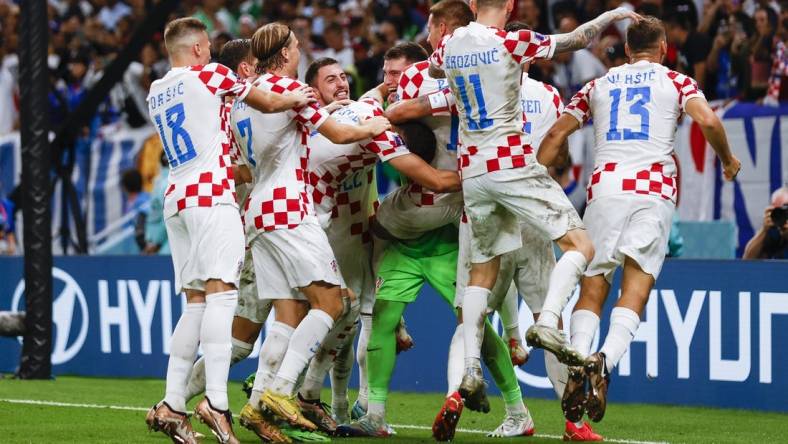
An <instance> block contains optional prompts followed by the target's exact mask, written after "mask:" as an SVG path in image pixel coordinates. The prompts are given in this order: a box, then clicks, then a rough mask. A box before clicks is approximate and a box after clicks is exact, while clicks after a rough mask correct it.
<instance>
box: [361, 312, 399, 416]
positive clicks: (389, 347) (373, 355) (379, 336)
mask: <svg viewBox="0 0 788 444" xmlns="http://www.w3.org/2000/svg"><path fill="white" fill-rule="evenodd" d="M407 305H408V304H407V303H405V302H392V301H383V300H377V301H376V302H375V308H374V309H373V312H372V313H373V314H372V334H371V335H370V338H369V344H368V345H367V383H368V384H369V405H370V413H379V412H372V411H371V407H372V405H373V404H377V405H381V404H382V405H385V403H386V398H387V397H388V391H389V382H391V374H392V373H393V372H394V363H395V362H396V359H397V339H396V336H395V330H396V328H397V324H399V320H400V318H402V313H403V312H404V311H405V307H407Z"/></svg>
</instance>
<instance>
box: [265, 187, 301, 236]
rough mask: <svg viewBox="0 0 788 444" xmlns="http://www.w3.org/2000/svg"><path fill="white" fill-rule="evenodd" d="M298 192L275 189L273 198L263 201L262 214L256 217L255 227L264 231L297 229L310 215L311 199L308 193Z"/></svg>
mask: <svg viewBox="0 0 788 444" xmlns="http://www.w3.org/2000/svg"><path fill="white" fill-rule="evenodd" d="M296 191H297V190H292V189H288V188H286V187H281V188H274V189H273V191H272V193H271V197H272V198H271V199H269V200H264V201H262V203H261V208H260V210H261V213H262V214H258V215H257V216H255V218H254V226H255V227H256V228H257V229H258V230H263V231H273V230H279V229H283V228H295V227H297V226H298V225H299V224H300V223H301V221H303V220H304V217H306V215H307V214H309V205H308V204H309V198H308V197H307V195H306V192H304V191H301V192H296Z"/></svg>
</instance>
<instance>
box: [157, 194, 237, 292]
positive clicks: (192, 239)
mask: <svg viewBox="0 0 788 444" xmlns="http://www.w3.org/2000/svg"><path fill="white" fill-rule="evenodd" d="M164 224H165V226H166V228H167V238H168V239H169V243H170V250H171V254H172V264H173V267H174V268H175V290H176V291H177V292H181V291H183V290H186V289H190V290H200V291H205V282H206V281H208V280H209V279H217V280H220V281H222V282H225V283H228V284H233V285H235V286H236V288H237V287H238V281H239V279H240V275H241V267H243V260H244V230H243V226H241V215H240V214H238V208H235V207H233V206H231V205H216V206H213V207H191V208H185V209H183V210H181V211H179V212H178V213H177V214H175V215H174V216H172V217H170V218H169V219H167V220H166V221H165V223H164Z"/></svg>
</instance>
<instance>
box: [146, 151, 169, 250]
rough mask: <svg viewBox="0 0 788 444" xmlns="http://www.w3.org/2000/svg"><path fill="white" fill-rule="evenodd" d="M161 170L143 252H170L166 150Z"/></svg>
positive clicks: (149, 208) (147, 223) (149, 212)
mask: <svg viewBox="0 0 788 444" xmlns="http://www.w3.org/2000/svg"><path fill="white" fill-rule="evenodd" d="M160 162H161V172H160V173H159V177H158V178H157V179H156V181H155V182H154V183H153V192H152V193H151V198H150V206H149V207H148V212H147V214H146V217H145V246H144V247H143V249H142V254H170V244H169V242H168V241H167V229H166V227H165V225H164V192H165V191H166V190H167V185H168V178H169V175H170V168H169V162H167V156H166V155H165V154H164V151H162V153H161V159H160Z"/></svg>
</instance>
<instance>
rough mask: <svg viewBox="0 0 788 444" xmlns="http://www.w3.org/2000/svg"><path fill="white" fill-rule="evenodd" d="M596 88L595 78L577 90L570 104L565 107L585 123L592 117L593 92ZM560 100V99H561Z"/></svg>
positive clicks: (565, 110) (566, 110) (565, 109)
mask: <svg viewBox="0 0 788 444" xmlns="http://www.w3.org/2000/svg"><path fill="white" fill-rule="evenodd" d="M593 90H594V80H592V81H590V82H588V83H586V84H585V86H584V87H583V89H581V90H580V91H578V92H577V94H575V95H574V96H573V97H572V100H570V101H569V104H568V105H566V108H564V112H567V113H569V114H571V115H572V116H574V117H575V118H576V119H577V120H579V121H581V122H583V123H585V122H587V121H588V119H590V118H591V106H590V104H591V93H592V92H593ZM559 100H560V99H559Z"/></svg>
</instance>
